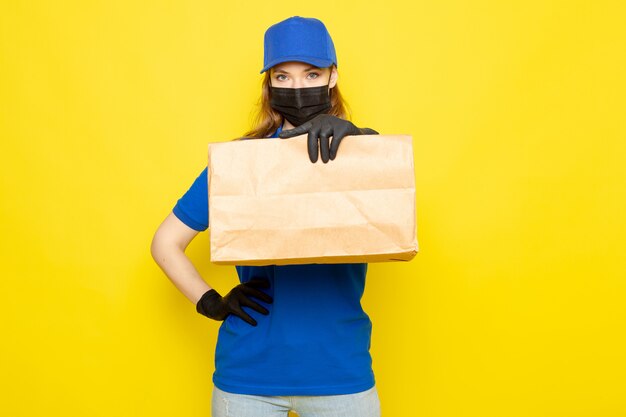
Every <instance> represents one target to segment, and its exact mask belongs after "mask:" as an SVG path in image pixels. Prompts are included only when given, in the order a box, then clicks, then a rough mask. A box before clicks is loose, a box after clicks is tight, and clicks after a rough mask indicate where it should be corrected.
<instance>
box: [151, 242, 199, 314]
mask: <svg viewBox="0 0 626 417" xmlns="http://www.w3.org/2000/svg"><path fill="white" fill-rule="evenodd" d="M152 257H153V258H154V260H155V261H156V263H157V264H158V265H159V267H160V268H161V269H162V270H163V272H164V273H165V275H167V277H168V278H169V279H170V281H172V283H173V284H174V285H175V286H176V288H178V289H179V290H180V291H181V292H182V293H183V294H184V295H185V297H187V298H188V299H189V300H190V301H191V302H192V303H194V304H197V302H198V300H200V297H202V294H204V293H205V292H207V291H208V290H210V289H211V287H210V286H209V285H208V284H207V283H206V282H205V281H204V279H202V277H201V276H200V273H199V272H198V270H197V269H196V267H195V266H194V265H193V263H192V262H191V260H190V259H189V258H188V257H187V255H185V252H184V250H183V249H182V248H180V247H177V246H175V245H173V244H159V243H158V242H156V243H155V244H153V246H152Z"/></svg>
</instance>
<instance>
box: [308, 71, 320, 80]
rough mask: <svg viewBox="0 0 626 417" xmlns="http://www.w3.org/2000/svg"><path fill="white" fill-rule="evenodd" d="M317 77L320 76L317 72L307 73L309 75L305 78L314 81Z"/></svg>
mask: <svg viewBox="0 0 626 417" xmlns="http://www.w3.org/2000/svg"><path fill="white" fill-rule="evenodd" d="M319 76H320V74H319V73H317V72H309V75H307V78H309V79H311V80H314V79H316V78H317V77H319Z"/></svg>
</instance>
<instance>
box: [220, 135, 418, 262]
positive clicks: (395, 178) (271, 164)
mask: <svg viewBox="0 0 626 417" xmlns="http://www.w3.org/2000/svg"><path fill="white" fill-rule="evenodd" d="M306 140H307V138H306V135H302V136H298V137H296V138H293V139H284V140H276V139H252V140H241V141H229V142H217V143H211V144H209V161H208V181H209V184H208V186H209V219H210V224H209V230H210V236H211V237H210V241H211V262H214V263H216V264H227V265H288V264H308V263H359V262H367V263H369V262H384V261H408V260H411V259H412V258H413V257H414V256H415V255H416V253H417V251H418V245H417V233H416V212H415V169H414V164H413V144H412V138H411V136H408V135H359V136H347V137H345V138H344V139H343V140H342V142H341V148H340V151H339V153H338V155H337V158H336V159H335V160H333V161H329V162H328V163H327V164H320V163H317V164H313V163H311V162H310V161H309V160H308V156H307V150H306V148H307V146H306Z"/></svg>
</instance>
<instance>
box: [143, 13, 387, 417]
mask: <svg viewBox="0 0 626 417" xmlns="http://www.w3.org/2000/svg"><path fill="white" fill-rule="evenodd" d="M261 73H265V79H264V82H263V87H262V94H261V101H260V102H261V108H260V112H259V117H258V119H257V121H256V124H255V126H254V127H253V129H252V130H251V131H249V132H247V133H246V134H245V135H244V136H246V137H249V138H259V139H260V138H277V137H280V138H289V137H293V136H297V135H301V134H305V133H306V134H307V135H308V141H307V143H308V155H309V159H310V162H309V161H303V163H311V162H313V163H315V162H316V161H317V160H318V157H319V156H321V159H322V162H324V163H328V162H329V161H330V160H332V159H334V158H335V157H336V155H337V151H338V148H339V144H340V143H341V139H342V138H343V137H345V136H347V135H360V134H372V133H376V132H375V131H373V130H371V129H367V128H363V129H359V128H357V127H356V126H355V125H354V124H352V123H351V122H349V121H347V120H345V118H346V116H347V115H346V108H345V103H344V101H343V98H342V96H341V94H340V93H339V87H338V86H337V78H338V72H337V58H336V54H335V48H334V45H333V42H332V39H331V37H330V35H329V33H328V31H327V30H326V27H325V26H324V24H323V23H322V22H321V21H319V20H317V19H312V18H302V17H299V16H294V17H291V18H289V19H286V20H284V21H282V22H279V23H277V24H275V25H273V26H271V27H270V28H269V29H268V30H267V31H266V33H265V48H264V67H263V69H262V70H261ZM331 137H332V140H331V139H330V138H331ZM270 140H277V139H270ZM331 163H332V162H331ZM286 175H288V173H286ZM208 216H209V213H208V190H207V169H206V168H204V170H203V171H202V172H201V174H200V175H199V176H198V177H197V178H196V180H195V181H194V183H193V184H192V185H191V187H190V188H189V189H188V191H187V192H186V193H185V194H184V195H183V196H182V197H181V198H180V199H179V200H178V202H177V203H176V205H175V206H174V208H173V210H172V213H170V214H169V215H168V216H167V217H166V219H165V220H164V221H163V223H162V224H161V225H160V226H159V228H158V230H157V232H156V233H155V235H154V239H153V241H152V248H151V250H152V255H153V257H154V259H155V261H156V262H157V263H158V265H159V266H160V267H161V268H162V269H163V271H164V272H165V274H166V275H167V276H168V277H169V279H170V280H171V281H172V282H173V283H174V284H175V285H176V287H177V288H178V289H179V290H180V291H181V292H183V293H184V294H185V296H187V298H189V300H191V301H192V302H193V303H194V304H195V305H196V310H197V312H198V313H200V314H203V315H205V316H207V317H209V318H211V319H215V320H223V323H222V324H221V326H220V329H219V333H218V340H217V346H216V353H215V373H214V374H213V382H214V389H213V406H212V408H213V416H214V417H220V416H235V417H263V416H286V415H287V413H288V411H289V410H293V411H295V412H296V413H298V414H299V415H300V417H321V416H329V417H344V416H345V417H347V416H350V417H354V416H364V417H370V416H372V417H373V416H379V415H380V403H379V399H378V394H377V391H376V387H375V381H374V374H373V371H372V359H371V356H370V353H369V347H370V338H371V326H372V324H371V321H370V319H369V317H368V316H367V314H366V313H365V312H364V311H363V309H362V307H361V302H360V300H361V296H362V295H363V290H364V286H365V276H366V271H367V264H308V265H285V266H275V265H272V266H263V267H248V266H237V267H236V270H237V273H238V275H239V280H240V282H241V283H240V284H239V285H237V286H236V287H234V288H233V289H232V290H231V291H230V292H229V293H228V294H226V295H225V296H221V295H220V294H219V293H218V292H217V291H216V290H215V289H212V288H211V287H210V286H209V285H208V284H207V283H206V282H205V281H204V280H203V279H202V277H201V276H200V274H199V273H198V271H197V270H196V268H195V267H194V266H193V264H192V262H191V261H190V259H189V258H188V257H187V256H186V255H185V249H186V248H187V246H188V245H189V243H190V242H191V240H192V239H193V238H194V237H195V236H196V235H197V234H198V233H199V232H200V231H203V230H206V229H207V227H208Z"/></svg>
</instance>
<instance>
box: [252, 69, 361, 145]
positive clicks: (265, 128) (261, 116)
mask: <svg viewBox="0 0 626 417" xmlns="http://www.w3.org/2000/svg"><path fill="white" fill-rule="evenodd" d="M332 67H334V65H333V66H332ZM332 67H331V68H332ZM270 72H271V70H268V71H266V72H265V78H263V84H262V87H261V97H260V98H259V101H258V103H257V106H258V109H257V111H256V114H255V116H254V119H253V125H252V129H250V130H249V131H247V132H246V133H244V135H243V137H244V138H255V139H260V138H266V137H268V136H270V135H272V134H273V133H274V132H275V131H276V129H278V127H279V126H280V125H281V123H282V121H283V116H282V115H281V114H280V113H278V112H277V111H276V110H274V109H272V108H271V107H270V98H271V94H272V90H271V88H270V86H271V83H270V81H271V76H270ZM330 104H331V107H330V110H329V111H328V114H330V115H333V116H337V117H340V118H342V119H349V118H350V116H351V114H350V107H349V106H348V103H347V102H346V101H345V99H344V98H343V96H342V95H341V92H340V91H339V85H338V84H335V86H334V87H333V88H331V89H330Z"/></svg>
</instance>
